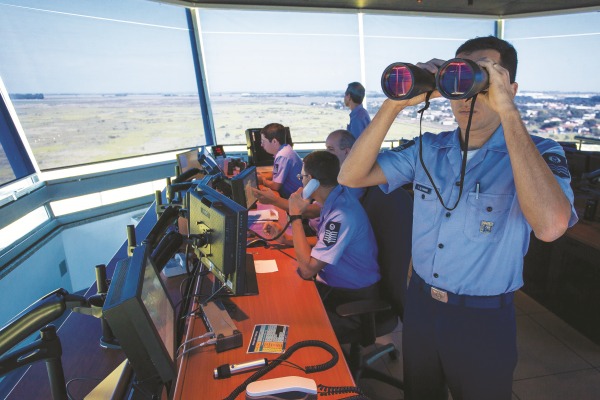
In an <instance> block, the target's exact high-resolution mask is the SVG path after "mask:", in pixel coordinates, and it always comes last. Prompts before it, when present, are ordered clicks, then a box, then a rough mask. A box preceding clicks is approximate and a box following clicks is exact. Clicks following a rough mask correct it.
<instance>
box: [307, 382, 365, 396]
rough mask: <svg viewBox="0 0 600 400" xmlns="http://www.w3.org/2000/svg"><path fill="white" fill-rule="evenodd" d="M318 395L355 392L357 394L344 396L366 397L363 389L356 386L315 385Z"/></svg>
mask: <svg viewBox="0 0 600 400" xmlns="http://www.w3.org/2000/svg"><path fill="white" fill-rule="evenodd" d="M317 390H318V391H319V395H320V396H333V395H336V394H344V393H356V394H357V395H358V396H356V395H355V396H351V397H346V399H368V397H366V396H365V394H364V393H363V391H362V390H361V389H360V388H359V387H357V386H325V385H319V386H317Z"/></svg>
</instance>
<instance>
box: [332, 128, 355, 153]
mask: <svg viewBox="0 0 600 400" xmlns="http://www.w3.org/2000/svg"><path fill="white" fill-rule="evenodd" d="M329 135H330V136H331V135H335V136H337V137H338V144H339V147H340V149H341V150H345V149H350V148H352V146H353V145H354V142H356V138H355V137H354V135H353V134H352V133H350V131H348V130H346V129H338V130H336V131H333V132H331V133H330V134H329Z"/></svg>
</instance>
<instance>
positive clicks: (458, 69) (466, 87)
mask: <svg viewBox="0 0 600 400" xmlns="http://www.w3.org/2000/svg"><path fill="white" fill-rule="evenodd" d="M436 86H437V89H438V91H439V92H440V94H441V95H442V96H444V97H445V98H447V99H450V100H459V99H468V98H470V97H473V96H474V95H476V94H477V93H479V92H480V91H482V90H484V89H486V88H487V86H488V75H487V72H486V71H485V70H484V69H483V68H481V67H480V66H479V65H478V64H477V63H475V62H473V61H471V60H465V59H461V58H455V59H452V60H449V61H447V62H445V63H444V65H442V66H441V67H440V69H439V71H438V73H437V75H436Z"/></svg>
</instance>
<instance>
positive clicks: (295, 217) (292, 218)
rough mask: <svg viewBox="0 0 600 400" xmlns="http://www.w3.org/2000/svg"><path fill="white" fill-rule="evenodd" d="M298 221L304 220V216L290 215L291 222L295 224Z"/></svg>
mask: <svg viewBox="0 0 600 400" xmlns="http://www.w3.org/2000/svg"><path fill="white" fill-rule="evenodd" d="M297 219H302V215H290V222H293V221H295V220H297Z"/></svg>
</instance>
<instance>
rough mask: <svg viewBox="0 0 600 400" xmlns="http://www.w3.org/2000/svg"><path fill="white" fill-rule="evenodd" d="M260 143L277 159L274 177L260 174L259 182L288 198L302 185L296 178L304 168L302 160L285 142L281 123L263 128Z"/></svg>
mask: <svg viewBox="0 0 600 400" xmlns="http://www.w3.org/2000/svg"><path fill="white" fill-rule="evenodd" d="M260 145H261V146H262V148H263V149H265V151H266V152H267V153H269V154H273V155H275V161H274V163H273V177H272V179H266V178H265V177H263V176H262V175H260V174H259V175H258V183H260V184H261V185H263V186H266V187H268V188H269V189H272V190H275V191H278V192H279V194H280V195H281V197H283V198H285V199H287V198H288V197H290V194H292V193H294V192H295V191H296V190H298V188H300V187H302V184H301V182H300V181H299V180H298V179H297V178H296V176H297V175H298V174H299V173H300V171H301V170H302V160H301V159H300V156H299V155H298V153H296V152H295V151H294V149H292V146H290V145H289V144H286V143H285V127H284V126H283V125H281V124H277V123H272V124H269V125H267V126H265V127H264V128H262V129H261V131H260Z"/></svg>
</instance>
